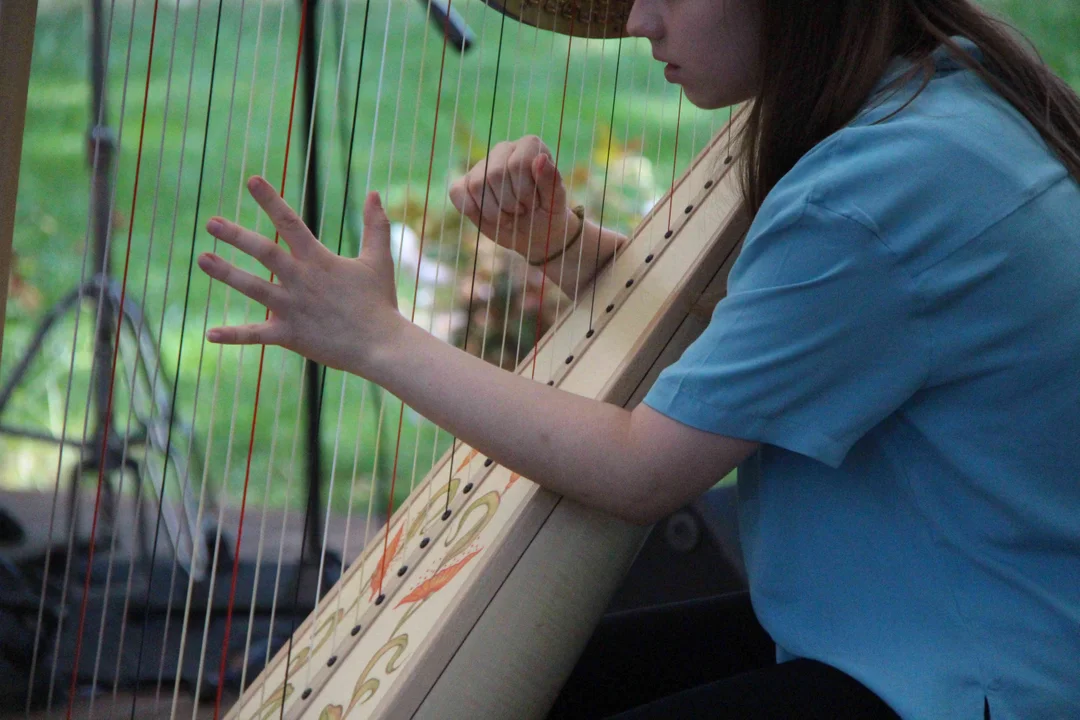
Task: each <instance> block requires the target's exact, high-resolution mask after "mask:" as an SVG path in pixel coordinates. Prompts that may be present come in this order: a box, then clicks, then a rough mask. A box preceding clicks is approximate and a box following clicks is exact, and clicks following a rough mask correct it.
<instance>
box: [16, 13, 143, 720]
mask: <svg viewBox="0 0 1080 720" xmlns="http://www.w3.org/2000/svg"><path fill="white" fill-rule="evenodd" d="M112 18H113V13H112V11H111V10H110V22H109V35H110V37H111V34H112ZM129 37H130V32H129ZM130 69H131V43H130V41H129V43H128V50H127V59H126V62H125V67H124V93H123V96H122V99H121V108H124V107H126V102H127V76H128V73H129V72H130ZM100 101H101V116H102V117H103V115H104V107H105V98H104V97H102V98H101V99H100ZM122 116H123V110H121V122H120V127H119V130H118V135H117V147H121V146H122V139H123V128H124V124H123V118H122ZM99 149H100V142H99V143H96V144H95V152H96V151H97V150H99ZM117 167H118V166H117V164H115V163H114V165H113V167H112V168H111V170H112V178H111V180H112V194H111V196H110V197H109V199H108V202H109V216H108V220H107V225H106V232H105V253H104V258H106V260H105V262H106V263H107V262H108V261H107V258H108V257H109V253H110V251H111V247H112V242H111V240H112V237H111V236H112V221H113V217H114V216H113V210H114V209H115V206H116V199H117V187H116V184H115V180H116V174H117ZM93 222H94V217H93V208H91V217H90V223H89V226H90V227H92V226H93ZM89 251H90V242H89V227H88V232H87V242H86V243H85V245H84V254H83V269H84V275H83V278H84V279H85V268H86V264H87V263H86V259H87V257H88V255H89ZM104 272H105V266H103V267H102V269H101V274H102V276H104ZM79 297H80V300H81V298H82V287H81V286H80V290H79ZM104 298H105V284H104V283H100V284H99V288H98V300H97V305H96V313H95V319H94V329H95V334H96V333H97V332H98V331H99V330H98V329H99V328H101V327H102V323H103V322H105V318H104V307H105V300H104ZM77 318H78V313H77V314H76V329H77V328H78V321H77ZM77 340H78V338H77V335H76V337H75V339H74V340H73V341H72V362H74V352H75V348H76V347H77ZM95 365H96V364H95ZM95 371H96V372H103V369H102V368H100V367H95ZM91 379H92V382H91V383H90V384H89V386H88V387H87V396H86V409H85V412H84V415H83V431H82V441H81V444H80V450H82V449H83V448H85V447H86V446H87V433H88V432H89V426H90V408H91V398H92V397H93V392H94V383H93V379H94V376H93V375H92V378H91ZM66 410H67V408H65V416H66V414H67V413H66ZM62 451H63V446H62V445H61V459H60V462H62V460H63V458H62ZM60 462H58V464H57V479H56V492H57V494H59V487H60V474H61V467H60ZM76 477H79V478H80V479H81V475H78V476H76ZM77 493H78V489H77V488H76V489H75V491H74V492H72V494H71V497H72V506H71V508H70V509H69V513H68V515H69V521H70V522H69V526H68V542H67V556H66V561H65V565H64V579H63V582H62V586H61V593H60V606H61V607H64V606H66V602H67V591H68V584H69V581H70V577H71V563H72V556H73V555H74V543H75V526H76V524H77V523H76V521H75V518H76V517H77V514H76V509H77V507H78V506H77V502H76V500H77ZM49 544H50V550H51V544H52V543H51V538H50V543H49ZM47 579H48V578H47V576H46V580H47ZM44 601H45V595H44V593H42V603H44ZM63 619H64V618H63V616H62V615H61V617H60V618H59V621H58V622H57V630H56V639H55V645H54V649H53V657H54V658H55V657H59V652H60V641H61V639H62V629H63ZM56 670H57V663H55V662H54V663H53V665H52V670H51V672H50V674H49V689H48V697H47V701H46V710H47V711H49V710H51V709H52V696H53V692H54V689H55V683H56ZM28 712H29V706H28Z"/></svg>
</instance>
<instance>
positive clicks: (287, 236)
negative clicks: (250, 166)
mask: <svg viewBox="0 0 1080 720" xmlns="http://www.w3.org/2000/svg"><path fill="white" fill-rule="evenodd" d="M248 192H250V193H251V197H253V198H255V202H257V203H259V207H261V208H262V209H263V211H264V212H265V213H266V214H267V216H268V217H269V218H270V221H271V222H272V223H274V227H275V228H277V231H278V233H279V234H280V235H281V238H282V239H283V240H284V241H285V242H286V243H287V244H288V245H289V247H290V248H291V249H292V251H293V254H295V255H296V256H297V257H299V258H304V257H306V256H307V255H308V254H309V253H310V252H311V251H313V250H314V249H315V248H317V247H321V245H319V241H318V240H316V239H315V236H314V235H312V234H311V231H310V230H308V227H307V225H305V224H304V221H303V220H301V219H300V216H299V215H297V214H296V213H295V212H294V211H293V209H292V208H291V207H289V204H288V203H287V202H285V200H284V199H283V198H282V197H281V195H279V194H278V192H277V190H275V189H274V188H273V187H272V186H271V185H270V183H268V182H266V180H264V179H263V178H261V177H253V178H251V179H250V180H248Z"/></svg>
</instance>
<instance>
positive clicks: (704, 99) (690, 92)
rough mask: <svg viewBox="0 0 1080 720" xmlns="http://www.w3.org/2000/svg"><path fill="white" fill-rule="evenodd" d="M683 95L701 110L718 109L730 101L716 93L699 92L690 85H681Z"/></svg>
mask: <svg viewBox="0 0 1080 720" xmlns="http://www.w3.org/2000/svg"><path fill="white" fill-rule="evenodd" d="M683 95H685V96H686V99H687V100H689V101H690V102H691V103H692V104H693V105H694V106H695V107H699V108H701V109H702V110H718V109H720V108H725V107H727V106H728V105H731V104H732V103H729V102H724V99H723V98H719V97H717V96H716V94H714V93H713V94H710V93H700V92H698V91H697V90H695V89H694V88H693V87H692V86H689V87H688V86H686V85H684V86H683Z"/></svg>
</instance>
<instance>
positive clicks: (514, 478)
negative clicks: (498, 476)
mask: <svg viewBox="0 0 1080 720" xmlns="http://www.w3.org/2000/svg"><path fill="white" fill-rule="evenodd" d="M520 479H521V475H519V474H518V473H510V482H508V483H506V487H505V488H503V492H506V491H507V490H509V489H510V486H511V485H513V484H514V483H516V482H517V481H518V480H520Z"/></svg>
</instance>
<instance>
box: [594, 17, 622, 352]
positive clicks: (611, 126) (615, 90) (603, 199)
mask: <svg viewBox="0 0 1080 720" xmlns="http://www.w3.org/2000/svg"><path fill="white" fill-rule="evenodd" d="M622 44H623V39H622V38H621V37H620V38H619V44H618V51H617V52H616V54H615V80H614V82H613V83H612V89H611V120H610V121H609V122H608V143H607V156H606V158H605V161H604V189H603V190H602V191H601V193H600V220H599V232H600V233H601V234H602V233H603V231H604V209H605V206H606V205H607V187H608V174H609V173H610V172H611V144H612V142H613V141H614V140H615V99H616V98H617V97H618V94H619V65H620V63H621V61H622ZM611 266H612V267H611V271H614V269H615V261H614V259H612V261H611ZM593 267H594V268H596V271H595V272H596V274H597V275H599V274H600V243H599V242H597V243H596V257H595V258H594V259H593ZM590 290H591V292H590V295H591V298H590V300H589V330H588V334H587V335H586V337H591V336H592V335H593V332H594V330H593V323H594V321H595V320H596V282H595V281H594V282H593V283H592V284H591V288H590Z"/></svg>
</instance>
